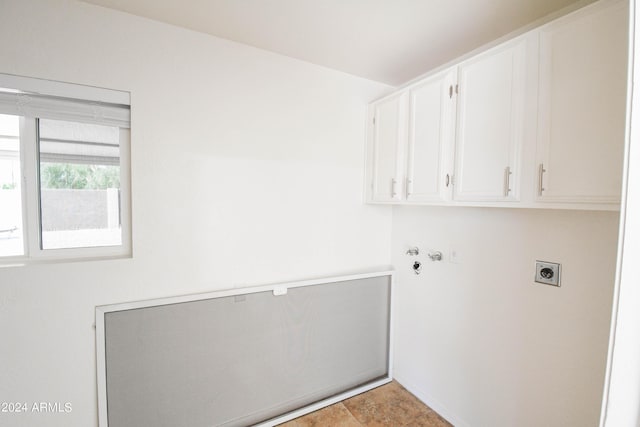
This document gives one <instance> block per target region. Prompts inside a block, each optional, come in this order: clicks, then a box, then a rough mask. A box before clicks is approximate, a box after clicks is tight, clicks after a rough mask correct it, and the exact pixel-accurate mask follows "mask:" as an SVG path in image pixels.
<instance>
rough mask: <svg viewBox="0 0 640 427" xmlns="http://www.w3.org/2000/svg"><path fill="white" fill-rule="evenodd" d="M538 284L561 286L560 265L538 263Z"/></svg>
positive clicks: (544, 262)
mask: <svg viewBox="0 0 640 427" xmlns="http://www.w3.org/2000/svg"><path fill="white" fill-rule="evenodd" d="M535 280H536V282H537V283H543V284H545V285H552V286H558V287H559V286H560V264H557V263H555V262H546V261H536V279H535Z"/></svg>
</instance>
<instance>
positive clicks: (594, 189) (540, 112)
mask: <svg viewBox="0 0 640 427" xmlns="http://www.w3.org/2000/svg"><path fill="white" fill-rule="evenodd" d="M627 20H628V5H627V1H625V0H601V1H599V2H597V3H593V4H591V5H589V6H586V7H584V8H582V9H579V10H577V11H575V12H573V13H570V14H568V15H565V16H564V17H561V18H559V19H556V20H554V21H551V22H549V23H547V24H545V25H543V26H541V27H538V28H536V29H533V30H531V31H529V32H526V33H523V34H522V35H520V36H518V37H516V38H513V39H511V40H508V41H506V42H503V43H500V44H497V45H495V46H493V47H491V48H489V49H487V50H484V51H483V52H481V53H478V54H475V55H473V56H468V57H466V58H465V59H464V60H461V61H459V62H458V63H456V64H453V65H451V66H450V67H448V68H446V69H441V70H439V71H437V72H434V73H432V74H430V75H429V76H427V77H425V78H423V79H421V80H420V81H416V82H414V83H412V84H411V85H409V86H406V87H404V88H402V89H400V90H399V91H397V92H396V93H394V94H392V95H390V96H387V97H385V98H383V99H381V100H379V101H376V102H374V103H372V104H371V107H370V110H369V120H370V121H369V126H368V128H367V132H368V140H369V144H368V146H367V147H368V152H367V155H368V163H367V178H366V179H367V181H366V182H367V200H368V201H370V202H388V203H407V204H411V203H415V204H436V205H465V206H503V207H532V208H533V207H537V208H561V209H566V208H570V209H605V210H611V209H617V208H619V202H620V190H621V177H622V162H623V151H624V138H625V118H626V114H625V113H626V92H627V56H628V52H627V45H628V41H627V40H628V34H627V29H628V23H627Z"/></svg>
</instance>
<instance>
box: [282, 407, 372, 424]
mask: <svg viewBox="0 0 640 427" xmlns="http://www.w3.org/2000/svg"><path fill="white" fill-rule="evenodd" d="M280 426H281V427H328V426H331V427H361V424H360V423H359V422H358V421H356V419H355V418H354V417H353V415H351V413H350V412H349V411H348V410H347V408H345V407H344V405H343V404H342V403H336V404H335V405H331V406H327V407H326V408H323V409H320V410H318V411H315V412H312V413H310V414H307V415H304V416H302V417H300V418H296V419H295V420H291V421H289V422H287V423H284V424H281V425H280Z"/></svg>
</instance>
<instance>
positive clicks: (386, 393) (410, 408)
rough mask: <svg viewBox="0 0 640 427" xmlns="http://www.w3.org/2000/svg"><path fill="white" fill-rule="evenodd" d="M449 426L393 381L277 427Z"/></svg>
mask: <svg viewBox="0 0 640 427" xmlns="http://www.w3.org/2000/svg"><path fill="white" fill-rule="evenodd" d="M361 426H368V427H386V426H393V427H402V426H407V427H448V426H451V424H449V423H448V422H447V421H446V420H444V419H443V418H442V417H441V416H440V415H438V414H437V413H435V412H434V411H433V410H432V409H431V408H429V407H428V406H426V405H425V404H424V403H422V402H420V401H419V400H418V398H416V397H415V396H414V395H412V394H411V393H409V392H408V391H407V390H406V389H405V388H404V387H402V386H401V385H400V384H398V383H397V382H395V381H393V382H390V383H389V384H385V385H383V386H381V387H378V388H375V389H373V390H370V391H368V392H366V393H362V394H359V395H357V396H354V397H352V398H351V399H347V400H343V401H342V402H339V403H336V404H334V405H331V406H327V407H326V408H324V409H320V410H319V411H316V412H312V413H310V414H307V415H305V416H302V417H300V418H296V419H295V420H291V421H289V422H287V423H284V424H280V427H361Z"/></svg>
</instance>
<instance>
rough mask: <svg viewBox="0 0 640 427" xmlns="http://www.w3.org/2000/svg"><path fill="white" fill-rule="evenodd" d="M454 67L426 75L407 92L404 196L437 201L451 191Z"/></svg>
mask: <svg viewBox="0 0 640 427" xmlns="http://www.w3.org/2000/svg"><path fill="white" fill-rule="evenodd" d="M455 78H456V74H455V69H454V70H448V71H446V72H443V73H440V74H436V75H435V76H433V77H430V78H428V79H427V80H425V81H424V82H423V83H421V84H420V85H419V86H417V87H414V88H413V89H411V91H410V93H409V97H410V103H409V105H410V107H409V111H410V113H409V152H408V160H407V191H406V194H407V200H408V201H415V202H439V201H446V200H449V199H450V198H451V197H450V194H451V186H450V185H451V175H452V173H453V170H452V169H453V168H452V165H451V158H452V157H453V156H452V155H451V152H452V151H453V138H454V135H453V130H454V126H453V121H454V119H455V97H454V96H453V95H454V93H453V92H454V91H453V88H454V86H455Z"/></svg>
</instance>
